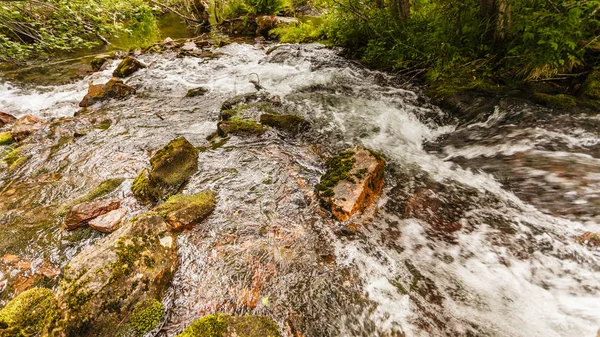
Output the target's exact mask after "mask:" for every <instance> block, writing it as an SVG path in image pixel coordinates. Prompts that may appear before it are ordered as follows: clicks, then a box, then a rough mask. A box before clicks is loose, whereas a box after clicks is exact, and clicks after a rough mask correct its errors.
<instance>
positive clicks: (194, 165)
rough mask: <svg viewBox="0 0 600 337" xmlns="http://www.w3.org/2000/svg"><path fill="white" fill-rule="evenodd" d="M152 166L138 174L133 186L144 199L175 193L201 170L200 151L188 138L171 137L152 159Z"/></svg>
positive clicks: (156, 198) (160, 197)
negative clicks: (199, 164) (199, 165)
mask: <svg viewBox="0 0 600 337" xmlns="http://www.w3.org/2000/svg"><path fill="white" fill-rule="evenodd" d="M150 165H151V166H152V168H151V169H144V170H142V172H140V173H139V175H138V176H137V178H136V179H135V180H134V182H133V185H132V187H131V190H132V192H133V193H134V194H135V196H136V197H137V198H138V199H139V200H140V201H143V202H156V201H159V200H160V199H162V198H164V197H167V196H169V195H173V194H175V193H177V192H178V191H179V189H180V188H181V186H182V185H183V184H184V183H186V182H187V181H188V179H189V178H190V177H191V176H192V175H193V174H194V173H195V172H196V171H197V170H198V150H197V149H196V148H195V147H194V146H193V145H192V144H191V143H190V142H189V141H188V140H187V139H185V138H183V137H179V138H177V139H174V140H172V141H171V142H169V144H167V145H166V146H165V147H163V148H162V149H160V150H159V151H158V152H156V154H155V155H154V156H153V157H152V158H151V159H150Z"/></svg>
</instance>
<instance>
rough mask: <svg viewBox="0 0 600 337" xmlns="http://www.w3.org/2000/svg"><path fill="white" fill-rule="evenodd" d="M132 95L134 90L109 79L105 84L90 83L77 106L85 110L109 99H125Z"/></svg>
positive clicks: (119, 81) (121, 82) (113, 79)
mask: <svg viewBox="0 0 600 337" xmlns="http://www.w3.org/2000/svg"><path fill="white" fill-rule="evenodd" d="M133 94H135V89H134V88H132V87H130V86H128V85H126V84H125V83H123V81H121V80H119V79H116V78H111V79H110V80H109V81H108V82H107V83H106V84H91V83H90V86H89V89H88V93H87V94H86V95H85V97H83V99H82V100H81V102H80V103H79V106H80V107H82V108H85V107H89V106H92V105H93V104H95V103H97V102H101V101H106V100H109V99H111V98H114V99H125V98H127V97H129V96H131V95H133Z"/></svg>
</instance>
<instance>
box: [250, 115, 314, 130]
mask: <svg viewBox="0 0 600 337" xmlns="http://www.w3.org/2000/svg"><path fill="white" fill-rule="evenodd" d="M260 123H261V124H263V125H268V126H271V127H274V128H276V129H280V130H283V131H285V132H288V133H291V134H294V135H295V134H298V133H300V132H303V131H306V130H308V128H309V124H308V122H307V121H305V120H304V118H302V117H300V116H297V115H273V114H262V115H261V116H260Z"/></svg>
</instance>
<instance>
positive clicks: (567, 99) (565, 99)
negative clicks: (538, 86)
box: [533, 92, 577, 109]
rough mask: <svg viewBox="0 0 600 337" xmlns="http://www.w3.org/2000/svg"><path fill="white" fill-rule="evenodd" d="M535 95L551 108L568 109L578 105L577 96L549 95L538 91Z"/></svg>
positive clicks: (539, 100)
mask: <svg viewBox="0 0 600 337" xmlns="http://www.w3.org/2000/svg"><path fill="white" fill-rule="evenodd" d="M533 97H534V99H535V101H537V102H538V103H541V104H544V105H546V106H548V107H550V108H559V109H567V108H572V107H575V106H576V105H577V100H576V98H575V97H573V96H570V95H564V94H558V95H549V94H544V93H539V92H536V93H535V94H533Z"/></svg>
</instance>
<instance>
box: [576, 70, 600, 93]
mask: <svg viewBox="0 0 600 337" xmlns="http://www.w3.org/2000/svg"><path fill="white" fill-rule="evenodd" d="M579 97H581V98H586V99H591V100H600V71H594V72H592V73H591V74H589V75H588V76H587V77H586V79H585V81H584V82H583V84H582V85H581V88H580V89H579Z"/></svg>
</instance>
